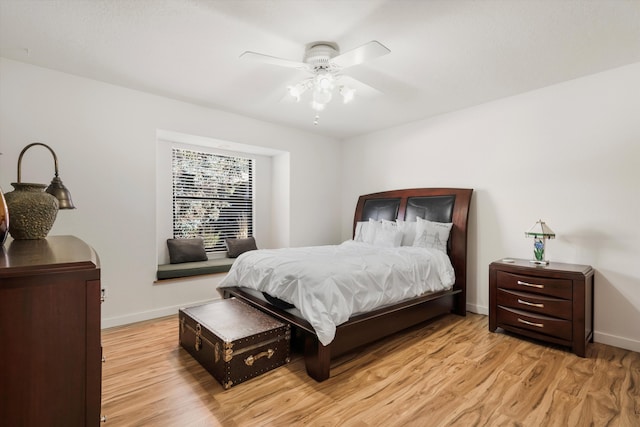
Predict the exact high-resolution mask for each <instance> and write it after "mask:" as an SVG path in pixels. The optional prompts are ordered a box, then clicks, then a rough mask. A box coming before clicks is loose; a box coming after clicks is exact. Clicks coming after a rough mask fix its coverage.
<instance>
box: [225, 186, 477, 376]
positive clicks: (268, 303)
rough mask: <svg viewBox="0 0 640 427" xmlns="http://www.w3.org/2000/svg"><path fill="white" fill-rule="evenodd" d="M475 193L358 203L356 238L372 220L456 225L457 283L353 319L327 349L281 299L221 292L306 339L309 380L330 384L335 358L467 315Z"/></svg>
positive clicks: (434, 192)
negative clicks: (416, 327) (439, 319)
mask: <svg viewBox="0 0 640 427" xmlns="http://www.w3.org/2000/svg"><path fill="white" fill-rule="evenodd" d="M472 192H473V190H471V189H461V188H416V189H405V190H394V191H385V192H379V193H373V194H367V195H363V196H360V197H359V198H358V202H357V204H356V210H355V215H354V219H353V230H354V239H356V231H357V230H361V227H362V223H364V222H368V221H377V222H380V221H383V222H384V221H395V220H396V219H398V220H404V221H408V222H413V221H416V218H423V219H425V220H428V221H432V222H436V223H452V226H451V231H450V235H449V239H448V241H447V243H446V253H447V255H448V256H449V259H450V261H451V267H452V269H453V272H454V275H455V279H453V278H452V282H453V283H452V284H451V286H449V287H447V288H446V289H444V290H438V291H434V292H425V293H423V294H420V295H417V296H413V297H411V298H408V299H404V300H402V301H399V302H394V303H392V304H386V305H385V306H384V307H381V308H376V309H373V310H372V311H368V312H360V313H357V314H355V315H353V316H352V317H350V318H348V320H346V321H344V322H342V323H340V324H339V325H337V326H336V327H335V334H334V335H333V339H332V340H331V342H330V343H328V344H326V345H324V344H322V343H321V341H320V339H319V336H318V334H317V333H316V330H315V329H314V327H313V326H312V325H311V323H310V322H309V321H308V320H306V319H305V318H304V317H303V316H302V315H301V314H300V311H299V310H296V308H295V307H294V308H293V309H291V308H290V307H287V306H285V305H283V304H281V303H280V302H281V301H279V300H278V299H276V298H268V297H269V295H261V294H260V293H259V292H256V291H255V290H253V289H249V288H247V287H243V286H242V283H238V284H237V285H236V286H228V285H226V287H221V288H219V289H218V291H219V292H220V293H221V294H222V296H223V297H224V298H232V297H235V298H237V299H239V300H241V301H244V302H246V303H248V304H249V305H251V306H254V307H256V308H258V309H260V310H262V311H264V312H266V313H268V314H269V315H271V316H273V317H275V318H278V319H280V320H282V321H284V322H287V323H289V324H291V325H292V327H293V328H294V330H296V332H297V333H298V335H300V337H301V338H302V340H303V346H304V359H305V366H306V370H307V373H308V375H309V376H310V377H312V378H313V379H315V380H316V381H324V380H326V379H328V378H329V376H330V367H331V360H332V359H334V358H335V357H338V356H340V355H342V354H344V353H346V352H349V351H351V350H353V349H355V348H357V347H360V346H362V345H364V344H368V343H371V342H373V341H376V340H378V339H380V338H383V337H386V336H389V335H392V334H394V333H397V332H399V331H401V330H403V329H406V328H408V327H411V326H414V325H417V324H419V323H422V322H425V321H427V320H430V319H433V318H435V317H438V316H441V315H443V314H447V313H455V314H458V315H461V316H464V315H466V282H467V274H466V270H467V223H468V213H469V204H470V202H471V195H472ZM359 223H360V225H359ZM345 243H347V242H345ZM265 297H266V298H265ZM267 298H268V299H267ZM323 341H326V340H323Z"/></svg>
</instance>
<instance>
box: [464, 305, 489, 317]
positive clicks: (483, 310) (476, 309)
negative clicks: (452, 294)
mask: <svg viewBox="0 0 640 427" xmlns="http://www.w3.org/2000/svg"><path fill="white" fill-rule="evenodd" d="M467 311H470V312H472V313H477V314H484V315H485V316H488V315H489V307H484V306H482V305H476V304H469V303H467Z"/></svg>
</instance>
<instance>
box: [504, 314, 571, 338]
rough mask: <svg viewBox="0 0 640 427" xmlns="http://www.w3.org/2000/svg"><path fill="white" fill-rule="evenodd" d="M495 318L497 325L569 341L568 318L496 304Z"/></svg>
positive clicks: (569, 327) (569, 324) (569, 325)
mask: <svg viewBox="0 0 640 427" xmlns="http://www.w3.org/2000/svg"><path fill="white" fill-rule="evenodd" d="M497 320H498V326H501V325H510V326H513V327H516V328H520V329H526V330H529V331H534V332H537V333H539V334H545V335H550V336H554V337H557V338H561V339H564V340H567V341H571V336H572V334H571V326H572V323H571V322H570V321H568V320H563V319H557V318H555V317H549V316H545V315H543V314H536V313H532V312H528V311H523V310H518V309H515V308H509V307H502V306H498V311H497Z"/></svg>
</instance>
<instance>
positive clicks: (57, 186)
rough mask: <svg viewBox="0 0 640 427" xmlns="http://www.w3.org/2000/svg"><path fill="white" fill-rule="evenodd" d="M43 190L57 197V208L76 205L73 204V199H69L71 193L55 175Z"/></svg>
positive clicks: (70, 207)
mask: <svg viewBox="0 0 640 427" xmlns="http://www.w3.org/2000/svg"><path fill="white" fill-rule="evenodd" d="M44 191H45V192H47V193H49V194H51V195H52V196H53V197H55V198H56V199H58V209H75V208H76V207H75V206H74V205H73V200H71V193H70V192H69V190H68V189H67V187H65V186H64V184H63V183H62V180H61V179H60V177H58V176H55V177H54V178H53V179H52V180H51V184H49V186H48V187H47V189H46V190H44Z"/></svg>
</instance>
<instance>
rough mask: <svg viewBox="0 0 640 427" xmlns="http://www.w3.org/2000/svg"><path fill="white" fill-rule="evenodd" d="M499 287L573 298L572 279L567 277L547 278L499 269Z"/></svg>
mask: <svg viewBox="0 0 640 427" xmlns="http://www.w3.org/2000/svg"><path fill="white" fill-rule="evenodd" d="M497 282H498V283H497V285H498V288H504V289H513V290H517V291H523V292H531V293H535V294H540V295H550V296H554V297H558V298H564V299H568V300H570V299H572V297H573V290H572V289H571V285H572V281H571V280H566V279H546V278H543V277H536V276H526V275H520V274H514V273H507V272H504V271H498V274H497Z"/></svg>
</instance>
